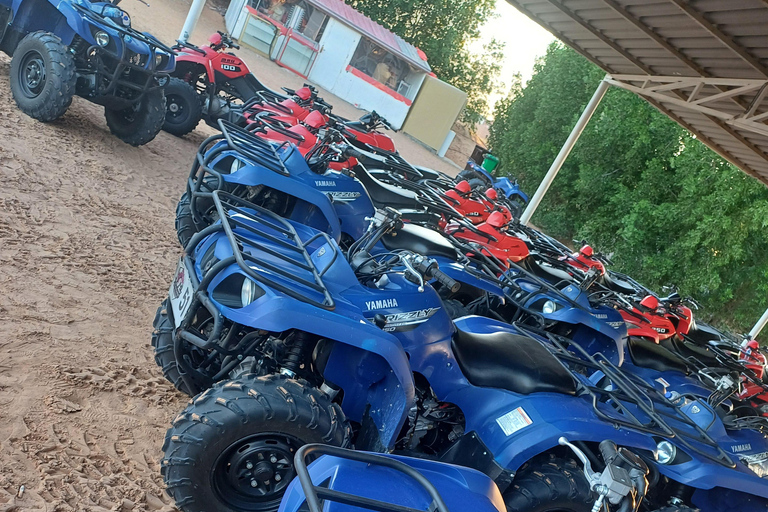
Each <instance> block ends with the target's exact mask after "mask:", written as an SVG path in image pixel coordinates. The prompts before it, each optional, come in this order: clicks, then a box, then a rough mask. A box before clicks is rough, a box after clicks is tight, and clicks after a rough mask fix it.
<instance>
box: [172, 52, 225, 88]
mask: <svg viewBox="0 0 768 512" xmlns="http://www.w3.org/2000/svg"><path fill="white" fill-rule="evenodd" d="M181 64H187V65H194V66H202V68H203V69H204V70H205V75H206V79H207V81H208V82H209V83H215V82H216V80H215V76H214V72H213V64H212V63H211V59H209V58H208V56H207V55H200V54H199V53H197V52H192V51H190V52H189V53H187V52H186V51H182V52H181V53H179V54H178V56H177V57H176V69H177V71H179V68H181V69H185V67H184V66H180V65H181ZM173 76H175V77H178V78H184V77H183V75H182V74H181V73H178V72H177V73H174V75H173Z"/></svg>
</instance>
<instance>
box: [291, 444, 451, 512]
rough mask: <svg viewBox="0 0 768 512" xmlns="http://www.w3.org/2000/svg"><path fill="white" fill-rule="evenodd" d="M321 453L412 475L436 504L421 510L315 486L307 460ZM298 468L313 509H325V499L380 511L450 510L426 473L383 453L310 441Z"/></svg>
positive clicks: (300, 453)
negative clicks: (348, 448)
mask: <svg viewBox="0 0 768 512" xmlns="http://www.w3.org/2000/svg"><path fill="white" fill-rule="evenodd" d="M320 455H330V456H332V457H337V458H339V459H344V460H350V461H355V462H362V463H364V464H367V465H368V466H381V467H386V468H389V469H393V470H395V471H398V472H400V473H403V474H404V475H406V476H408V477H410V478H412V479H413V480H414V481H415V482H417V483H418V484H419V485H421V487H423V488H424V490H425V491H427V493H428V494H429V497H430V498H432V503H431V504H430V505H429V508H428V509H426V510H419V509H415V508H411V507H405V506H402V505H396V504H394V503H388V502H385V501H380V500H375V499H371V498H366V497H364V496H356V495H354V494H349V493H346V492H342V491H337V490H334V489H329V488H327V487H322V486H320V485H315V484H314V483H313V482H312V477H311V476H310V474H309V469H308V468H307V462H306V460H307V457H309V456H313V457H314V458H316V457H318V456H320ZM294 467H295V468H296V475H297V476H298V478H299V483H300V484H301V489H302V490H303V491H304V496H305V499H306V505H307V507H308V509H309V512H322V511H323V510H324V507H323V504H321V500H324V501H325V502H334V503H341V504H343V505H349V506H351V507H360V508H361V509H364V510H376V511H379V512H450V511H449V509H448V507H447V505H446V504H445V502H444V501H443V499H442V498H441V497H440V493H439V492H438V491H437V489H436V488H435V486H434V485H432V483H431V482H430V481H429V480H427V478H426V477H425V476H424V475H422V474H421V473H419V472H418V471H416V470H415V469H413V468H412V467H410V466H408V465H407V464H405V463H403V462H400V461H399V460H395V459H391V458H389V457H385V456H383V455H374V454H372V453H366V452H358V451H352V450H345V449H343V448H338V447H336V446H329V445H321V444H308V445H304V446H302V447H301V448H299V450H298V451H297V452H296V457H295V459H294Z"/></svg>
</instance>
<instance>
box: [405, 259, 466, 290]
mask: <svg viewBox="0 0 768 512" xmlns="http://www.w3.org/2000/svg"><path fill="white" fill-rule="evenodd" d="M404 261H408V262H409V263H410V264H411V265H413V268H414V270H415V271H416V272H418V273H420V274H421V275H422V276H424V277H426V278H427V279H434V280H435V281H437V282H438V283H440V284H442V285H443V286H445V287H446V288H448V289H449V290H450V291H451V293H455V292H457V291H459V288H461V283H458V282H457V281H454V280H453V279H452V278H451V277H450V276H448V274H446V273H445V272H443V271H442V270H440V267H439V265H438V263H437V261H435V260H434V259H432V258H427V257H426V256H421V255H416V254H414V255H412V256H410V257H408V258H406V259H405V260H404Z"/></svg>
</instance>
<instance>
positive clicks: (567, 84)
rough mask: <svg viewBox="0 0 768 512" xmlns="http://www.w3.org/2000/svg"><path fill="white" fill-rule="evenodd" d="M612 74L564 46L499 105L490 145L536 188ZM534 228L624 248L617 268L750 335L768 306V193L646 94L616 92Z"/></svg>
mask: <svg viewBox="0 0 768 512" xmlns="http://www.w3.org/2000/svg"><path fill="white" fill-rule="evenodd" d="M603 75H604V73H603V72H602V71H601V70H600V69H599V68H597V67H596V66H594V65H593V64H591V63H589V62H588V61H587V60H586V59H584V58H583V57H581V56H580V55H578V54H577V53H576V52H574V51H573V50H571V49H569V48H566V47H564V46H562V45H560V44H553V45H551V46H550V47H549V49H548V51H547V54H546V56H545V57H544V58H543V59H542V60H540V61H539V62H538V63H537V65H536V67H535V74H534V76H533V77H532V78H531V80H530V81H529V82H528V84H527V85H526V87H525V88H520V87H519V86H518V87H517V88H513V91H512V92H511V94H510V95H509V97H507V98H506V99H504V100H503V101H501V102H500V103H499V104H498V105H497V109H496V116H495V122H494V124H493V127H492V130H491V146H492V147H493V152H494V154H496V155H497V156H499V157H500V158H501V160H502V163H503V164H504V169H505V171H504V172H506V173H508V174H510V175H515V176H517V177H518V179H519V180H520V182H521V185H522V186H523V187H524V189H526V190H527V191H529V192H533V191H534V190H535V189H536V187H537V186H538V185H539V183H540V182H541V179H542V178H543V177H544V174H545V173H546V171H547V169H548V168H549V166H550V164H551V163H552V161H553V160H554V158H555V156H556V155H557V153H558V151H559V150H560V147H561V146H562V144H563V143H564V142H565V139H566V138H567V137H568V134H569V133H570V130H571V129H572V128H573V126H574V124H575V123H576V120H577V119H578V116H579V115H580V114H581V112H582V111H583V109H584V107H585V106H586V104H587V102H588V101H589V99H590V97H591V96H592V94H593V93H594V91H595V89H596V87H597V85H598V83H599V81H600V79H601V78H602V77H603ZM533 222H534V224H536V225H537V226H539V227H541V228H543V229H544V230H545V231H547V232H548V233H550V234H552V235H554V236H557V237H559V238H560V239H563V240H570V239H573V238H577V239H581V238H585V239H587V240H589V241H590V242H591V243H592V244H593V245H594V246H595V248H596V249H597V250H600V251H602V252H604V253H614V257H613V260H614V261H615V262H616V270H620V271H623V272H626V273H628V274H630V275H632V276H633V277H636V278H637V279H638V280H639V281H640V282H642V283H644V284H646V285H648V286H649V287H651V288H653V289H657V290H659V289H660V287H661V286H662V285H666V284H673V283H674V284H677V285H678V286H679V287H680V290H681V293H682V294H683V295H690V296H693V297H695V298H696V299H697V300H699V302H701V303H702V305H703V306H704V310H703V311H700V312H699V313H698V317H699V318H701V319H703V320H708V319H711V318H714V320H715V323H716V324H717V323H720V324H724V325H727V326H728V327H730V328H732V329H736V330H741V331H746V330H748V329H749V328H750V327H751V325H752V324H753V323H754V322H755V321H756V320H757V319H758V318H759V317H760V314H761V313H762V312H763V311H764V310H765V308H766V307H768V301H766V300H765V297H766V292H767V291H768V258H766V256H765V255H766V254H768V252H767V251H768V236H767V235H766V225H768V189H766V187H765V186H764V185H762V184H761V183H759V182H758V181H756V180H755V179H753V178H751V177H749V176H747V175H746V174H744V173H743V172H741V171H739V170H738V169H737V168H736V167H734V166H732V165H731V164H729V163H727V162H726V161H724V160H723V159H722V158H720V157H719V156H718V155H717V154H715V153H714V152H713V151H711V150H710V149H709V148H707V147H706V146H705V145H704V144H703V143H701V142H700V141H698V140H697V139H696V138H695V137H694V136H693V135H691V134H690V133H688V132H687V131H686V130H684V129H683V128H681V127H680V126H679V125H678V124H677V123H675V122H674V121H671V120H670V119H669V118H667V117H666V116H665V115H663V114H661V113H660V112H658V111H657V110H656V109H655V108H653V107H652V106H651V105H650V104H648V103H647V102H645V101H644V100H642V99H640V98H639V97H637V96H635V95H633V94H631V93H629V92H627V91H623V90H619V89H614V90H609V91H608V93H607V95H606V97H605V98H604V99H603V102H602V103H601V106H600V108H599V109H598V110H597V112H596V113H595V115H594V116H593V118H592V120H591V121H590V123H589V125H588V126H587V128H586V130H585V131H584V133H583V134H582V136H581V139H580V140H579V142H578V143H577V145H576V147H575V148H574V149H573V152H572V153H571V155H570V156H569V157H568V159H567V160H566V163H565V165H564V166H563V168H562V170H561V171H560V174H559V175H558V176H557V179H555V181H554V183H553V185H552V187H551V188H550V191H549V193H548V194H547V196H545V198H544V201H543V202H542V204H541V206H540V208H539V209H538V211H537V212H536V215H535V216H534V218H533Z"/></svg>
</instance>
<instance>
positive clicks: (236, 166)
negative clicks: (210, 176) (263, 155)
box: [229, 158, 245, 174]
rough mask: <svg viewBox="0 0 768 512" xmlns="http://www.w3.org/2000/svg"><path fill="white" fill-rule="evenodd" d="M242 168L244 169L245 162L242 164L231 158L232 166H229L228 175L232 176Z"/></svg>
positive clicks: (238, 160)
mask: <svg viewBox="0 0 768 512" xmlns="http://www.w3.org/2000/svg"><path fill="white" fill-rule="evenodd" d="M243 167H245V162H243V161H242V160H240V159H239V158H233V159H232V165H231V166H229V173H230V174H233V173H235V172H237V171H239V170H240V169H242V168H243Z"/></svg>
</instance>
